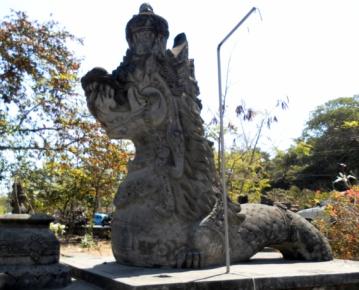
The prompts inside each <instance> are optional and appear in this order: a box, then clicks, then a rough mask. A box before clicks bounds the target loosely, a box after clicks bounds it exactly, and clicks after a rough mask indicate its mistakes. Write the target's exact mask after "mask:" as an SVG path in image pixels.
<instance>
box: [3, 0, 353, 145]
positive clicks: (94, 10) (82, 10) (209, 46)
mask: <svg viewBox="0 0 359 290" xmlns="http://www.w3.org/2000/svg"><path fill="white" fill-rule="evenodd" d="M142 2H143V1H137V0H132V1H121V0H116V1H115V0H114V1H112V0H103V1H91V0H87V1H81V0H77V1H74V0H71V1H70V0H47V1H44V0H1V2H0V16H4V15H6V14H9V12H10V8H12V9H15V10H22V11H25V12H27V14H28V15H29V17H30V18H31V19H38V20H40V21H43V20H48V19H50V18H52V19H54V20H57V21H58V22H59V23H60V25H61V26H64V27H65V28H66V29H67V30H69V31H70V32H72V33H73V34H75V35H77V36H79V37H82V38H83V39H84V46H83V47H74V49H75V50H76V53H77V55H79V56H82V57H83V59H84V61H83V64H82V67H81V70H82V73H85V72H86V71H87V70H89V69H91V68H92V67H95V66H102V67H104V68H106V69H107V70H108V71H112V69H114V68H116V67H117V66H118V65H119V63H120V62H121V60H122V57H123V55H124V54H125V51H126V48H127V43H126V41H125V26H126V23H127V21H128V20H129V19H130V18H131V17H132V15H134V14H137V12H138V8H139V6H140V4H141V3H142ZM150 3H151V5H152V6H153V8H154V10H155V13H157V14H159V15H161V16H163V17H164V18H166V19H167V20H168V22H169V26H170V27H169V28H170V39H169V42H168V47H171V45H172V41H173V38H174V37H175V36H176V35H177V34H178V33H180V32H185V33H186V34H187V38H188V40H189V46H190V57H191V58H194V59H195V65H196V77H197V80H198V82H199V86H200V89H201V96H200V98H201V99H202V103H203V104H204V109H203V117H204V119H205V120H206V121H209V120H210V119H211V118H212V116H213V114H214V113H215V112H216V111H217V110H218V100H217V99H218V88H217V63H216V47H217V44H218V43H219V42H220V41H221V40H222V39H223V37H224V36H225V35H226V34H227V33H228V32H229V31H230V30H231V29H232V28H233V27H234V25H235V24H236V23H237V22H238V21H239V20H240V19H241V18H242V17H243V16H244V15H245V14H246V13H247V12H248V11H249V10H250V9H251V8H252V7H253V6H256V7H257V8H259V9H260V14H261V16H262V17H260V15H259V14H258V13H256V14H254V15H252V16H251V18H250V19H248V21H247V22H246V23H245V25H243V26H242V27H241V28H240V29H239V31H238V32H236V33H235V34H234V35H233V36H232V38H231V39H230V41H228V43H226V44H225V45H224V47H223V54H222V59H223V62H222V63H223V67H222V70H223V71H224V72H226V69H227V67H226V64H227V63H228V58H229V56H231V62H230V68H229V93H228V105H229V107H228V112H229V115H231V114H230V112H233V111H234V108H235V106H236V105H238V104H240V103H241V102H242V100H243V101H244V102H245V103H246V104H247V106H251V107H253V108H255V109H257V110H262V111H263V110H271V109H272V108H273V107H274V105H275V103H276V100H277V99H279V98H282V99H283V98H286V97H287V96H288V97H289V100H290V103H289V106H290V107H289V110H287V111H286V112H283V113H280V115H279V116H278V117H279V123H278V124H276V125H275V126H273V128H272V129H271V130H270V131H267V135H268V136H264V138H263V139H262V147H264V148H266V149H268V150H271V149H272V148H273V147H276V148H281V149H286V148H288V146H289V145H290V144H291V142H292V141H293V139H294V138H297V137H299V135H300V134H301V131H302V129H303V126H304V124H305V121H306V120H307V119H308V117H309V113H310V111H311V110H313V109H314V108H315V107H316V106H318V105H320V104H322V103H324V102H326V101H327V100H330V99H333V98H336V97H343V96H352V95H354V94H359V77H358V75H359V74H358V68H359V53H358V52H359V37H358V35H359V2H358V1H354V0H352V1H350V0H341V1H339V0H338V1H331V0H325V1H324V0H316V1H312V0H297V1H291V0H258V1H246V0H242V1H238V0H237V1H229V0H228V1H226V0H223V1H193V0H192V1H189V0H182V1H169V0H167V1H163V0H156V1H150ZM50 14H51V16H50ZM229 118H232V117H231V116H229ZM233 122H236V120H233ZM252 129H253V130H254V131H255V129H254V128H252ZM269 136H270V137H269ZM267 137H268V138H267Z"/></svg>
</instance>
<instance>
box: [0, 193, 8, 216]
mask: <svg viewBox="0 0 359 290" xmlns="http://www.w3.org/2000/svg"><path fill="white" fill-rule="evenodd" d="M9 211H10V208H9V201H8V197H7V196H5V195H0V214H6V213H8V212H9Z"/></svg>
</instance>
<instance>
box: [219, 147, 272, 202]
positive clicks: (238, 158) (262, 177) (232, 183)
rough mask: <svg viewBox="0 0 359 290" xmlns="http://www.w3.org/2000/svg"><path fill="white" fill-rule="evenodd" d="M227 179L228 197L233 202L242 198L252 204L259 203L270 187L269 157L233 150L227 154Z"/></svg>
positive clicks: (258, 153) (256, 152)
mask: <svg viewBox="0 0 359 290" xmlns="http://www.w3.org/2000/svg"><path fill="white" fill-rule="evenodd" d="M225 160H226V169H227V170H226V179H227V189H228V195H229V196H230V197H231V199H232V200H233V201H236V202H237V201H238V198H239V197H241V196H246V197H248V200H249V201H250V202H259V200H260V196H261V194H262V193H263V192H264V191H265V189H266V188H268V187H269V179H268V173H267V164H268V155H267V154H266V153H264V152H261V151H259V150H256V151H255V152H254V154H253V152H252V151H240V150H232V151H231V152H227V154H226V158H225Z"/></svg>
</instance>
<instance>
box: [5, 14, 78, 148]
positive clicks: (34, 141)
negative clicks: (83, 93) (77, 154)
mask: <svg viewBox="0 0 359 290" xmlns="http://www.w3.org/2000/svg"><path fill="white" fill-rule="evenodd" d="M70 41H72V42H78V41H79V39H77V38H76V37H75V36H73V35H72V34H70V33H69V32H67V31H65V30H63V29H60V28H59V27H58V25H57V23H55V22H53V21H49V22H46V23H39V22H37V21H30V20H29V18H28V17H27V15H26V14H25V13H23V12H12V14H11V15H10V16H8V17H5V18H4V19H3V20H2V21H1V23H0V136H1V139H0V151H4V150H13V151H21V150H37V151H43V150H61V149H63V148H65V147H66V146H69V144H71V143H73V142H75V141H76V140H78V138H77V137H78V136H76V137H75V136H74V134H72V133H73V132H72V131H71V129H72V128H73V126H74V125H75V124H77V123H78V122H80V119H79V116H78V106H79V104H78V99H77V98H75V96H76V83H77V82H78V78H77V72H78V69H79V59H77V58H76V57H75V56H74V54H73V52H72V51H70V50H69V49H68V46H67V45H68V43H69V42H70Z"/></svg>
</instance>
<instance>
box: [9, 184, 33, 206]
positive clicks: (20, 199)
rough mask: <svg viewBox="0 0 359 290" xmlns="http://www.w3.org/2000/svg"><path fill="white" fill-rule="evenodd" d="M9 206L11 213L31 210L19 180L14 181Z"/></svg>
mask: <svg viewBox="0 0 359 290" xmlns="http://www.w3.org/2000/svg"><path fill="white" fill-rule="evenodd" d="M10 206H11V208H12V211H11V212H12V213H30V212H32V210H31V206H30V203H29V201H28V199H27V197H26V195H25V193H24V190H23V188H22V185H21V183H20V182H18V181H17V182H14V183H13V185H12V191H11V193H10Z"/></svg>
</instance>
